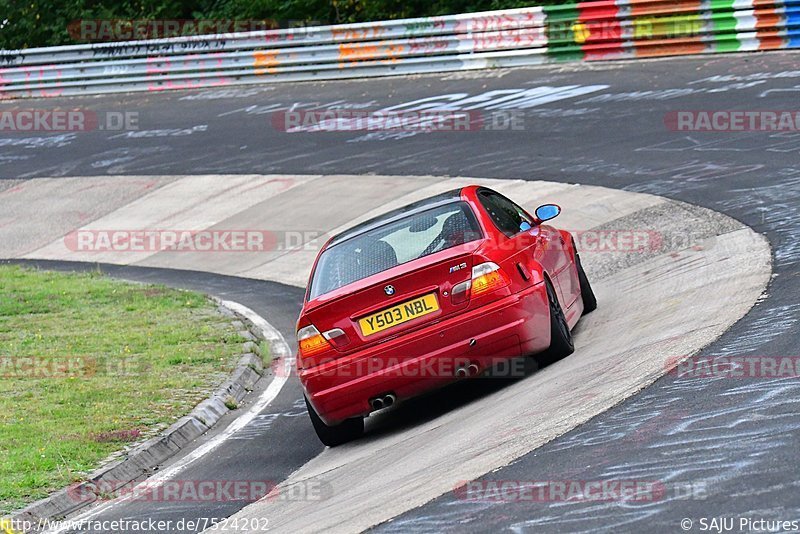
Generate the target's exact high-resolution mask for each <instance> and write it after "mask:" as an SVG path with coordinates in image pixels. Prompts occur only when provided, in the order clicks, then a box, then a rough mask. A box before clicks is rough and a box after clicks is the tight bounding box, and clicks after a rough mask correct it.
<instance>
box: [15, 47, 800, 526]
mask: <svg viewBox="0 0 800 534" xmlns="http://www.w3.org/2000/svg"><path fill="white" fill-rule="evenodd" d="M797 65H798V62H797V56H796V55H793V54H784V53H769V54H758V55H737V56H729V57H714V58H683V59H670V60H661V61H648V62H630V63H617V64H601V65H594V66H585V65H564V66H553V67H543V68H532V69H515V70H508V71H506V70H503V71H491V72H476V73H469V74H452V75H447V76H439V77H436V76H433V77H417V78H414V79H413V80H407V79H402V78H398V79H385V80H369V81H359V82H347V83H319V84H297V85H280V86H271V87H252V88H237V89H235V90H234V89H231V90H226V89H212V90H197V91H191V92H174V93H165V94H159V95H135V96H129V97H118V99H116V98H115V99H112V98H84V99H75V100H73V101H59V100H53V101H48V102H41V101H40V102H36V103H35V104H31V103H29V102H23V103H22V104H16V105H14V104H3V106H2V107H3V108H4V109H5V108H14V107H18V108H30V107H48V108H49V107H51V106H53V105H60V106H65V107H70V108H72V107H82V108H87V107H88V108H89V109H93V110H98V111H115V110H119V111H137V112H138V113H139V116H138V123H139V130H137V131H129V132H107V131H95V132H88V133H85V132H81V133H65V134H58V135H54V134H36V135H32V134H30V133H28V134H15V135H7V136H4V138H3V139H0V176H2V178H4V180H3V181H0V202H2V199H3V195H5V194H9V193H10V192H13V191H14V190H15V189H17V188H23V189H24V184H25V182H24V180H28V179H33V178H57V179H58V178H61V177H63V178H61V179H63V180H65V181H66V180H73V181H74V180H79V178H74V177H92V176H114V177H123V176H127V177H142V178H141V181H142V183H143V184H145V185H143V187H145V188H153V187H161V186H164V185H165V184H167V183H168V182H169V181H171V180H175V179H177V178H174V177H180V176H185V175H230V174H247V175H255V174H259V175H261V174H263V175H334V174H335V175H342V174H359V175H369V174H376V175H416V176H470V177H479V178H495V179H515V180H519V179H525V180H546V181H551V182H562V183H581V184H589V185H600V186H605V187H611V188H616V189H622V190H625V191H628V192H632V193H649V194H654V195H659V196H662V197H666V198H669V199H673V200H677V201H681V202H685V203H689V204H693V205H697V206H703V207H706V208H710V209H712V210H715V211H717V212H721V213H724V214H726V215H727V216H729V217H732V218H733V219H736V220H738V221H741V222H742V223H744V224H746V225H748V226H750V227H751V228H753V229H754V230H755V231H756V232H758V233H761V234H764V235H765V236H766V237H767V239H768V240H769V243H770V245H771V247H772V253H773V258H772V259H773V263H772V270H773V276H772V279H771V281H770V286H769V289H768V291H767V293H766V295H765V297H764V298H762V299H761V300H760V301H759V303H758V304H757V305H756V306H755V307H754V308H753V309H752V311H750V313H749V314H748V315H747V316H746V317H745V318H744V319H743V320H741V321H739V322H738V323H737V324H736V325H735V326H733V328H731V329H730V330H729V331H728V332H727V333H725V334H724V335H723V336H722V337H721V338H720V339H719V340H718V341H716V342H714V343H713V344H712V345H711V346H709V347H707V348H706V349H705V350H704V353H703V354H705V355H709V356H752V355H757V356H797V348H796V347H797V345H798V324H797V322H798V307H800V305H799V304H798V289H797V288H798V283H797V281H798V280H797V278H798V276H797V272H798V270H797V263H798V261H800V247H798V246H797V241H796V236H797V230H798V222H797V220H798V219H797V207H798V197H800V169H798V168H797V163H798V151H800V133H799V132H739V133H730V132H729V133H721V132H715V133H712V132H676V131H672V130H670V129H669V128H668V122H669V121H667V120H666V119H665V118H666V117H668V116H669V114H670V113H671V112H675V111H679V110H765V109H768V110H792V109H794V108H796V102H797V96H798V93H800V70H798V68H797ZM493 91H496V92H494V93H491V92H493ZM524 91H527V92H526V93H523V92H524ZM489 93H491V94H489ZM423 99H424V100H423ZM454 102H457V104H455V106H458V107H459V108H460V109H468V110H477V111H480V112H485V111H494V110H498V109H501V108H502V106H508V109H515V110H519V109H523V113H521V114H517V115H515V116H514V119H515V120H517V121H519V122H518V123H517V126H516V127H514V128H511V129H507V128H506V129H503V128H502V125H501V124H495V125H494V126H495V127H496V128H497V129H492V126H491V125H489V124H487V125H484V127H483V128H481V129H480V130H476V131H470V132H451V133H441V132H439V133H416V134H413V135H407V136H398V135H387V134H386V133H371V134H370V133H365V132H337V133H330V132H326V133H321V132H298V133H287V132H284V131H281V128H280V127H278V128H276V123H275V116H276V112H277V113H280V112H282V111H285V110H298V109H306V110H307V109H312V108H313V109H328V108H331V107H332V106H333V107H335V106H340V107H341V106H349V107H350V108H356V109H358V108H364V109H372V110H374V109H383V108H387V107H389V106H392V107H396V109H406V110H408V109H412V108H413V106H419V105H422V104H431V105H433V103H438V104H437V107H440V108H441V106H442V105H446V104H451V105H452V104H453V103H454ZM402 105H405V106H403V107H397V106H402ZM278 117H281V115H278ZM168 176H169V177H173V178H169V179H168V178H159V177H168ZM137 179H138V178H137ZM86 180H90V179H89V178H86ZM56 182H57V180H53V181H52V183H51V182H47V184H48V187H52V188H53V191H57V190H58V185H57V183H56ZM120 182H124V187H121V188H120V189H119V190H118V191H117V192H116V195H118V196H119V198H118V199H117V200H118V202H117V203H118V204H119V205H125V204H128V203H129V202H131V201H133V200H135V199H136V198H138V197H139V196H140V195H141V192H140V191H139V192H137V191H134V189H135V185H132V183H133V181H131V180H128V181H127V182H125V181H124V180H122V179H120ZM151 182H153V183H154V185H150V186H149V187H148V186H147V183H151ZM111 185H113V184H111ZM382 187H387V186H386V185H385V184H384V185H383V186H382ZM109 189H113V187H111V188H109ZM104 191H105V190H104ZM407 192H408V191H404V192H403V194H405V193H407ZM383 193H384V194H386V191H384V192H383ZM389 193H391V190H390V191H389ZM86 194H87V195H91V194H92V192H91V191H87V193H86ZM104 195H105V193H104ZM398 195H400V192H398ZM53 199H56V200H57V199H58V197H57V195H56V196H54V197H53V198H51V199H39V201H40V202H41V205H42V210H45V209H46V202H45V201H50V202H52V201H53ZM40 213H41V219H40V220H25V221H20V220H17V217H16V216H15V215H14V214H13V213H9V212H0V238H2V242H3V245H4V255H8V256H24V255H25V254H28V253H30V252H32V251H33V250H36V249H39V248H41V247H44V246H45V244H46V243H48V242H49V241H51V240H52V236H50V237H48V236H47V235H46V234H47V232H46V229H47V227H48V225H52V224H54V222H55V221H53V220H48V217H47V213H46V211H41V210H40ZM103 215H104V213H99V212H98V213H91V212H88V213H87V212H83V211H80V212H75V213H72V214H69V213H66V214H64V213H62V214H61V215H60V219H59V221H58V222H59V223H64V221H63V220H62V219H64V218H66V219H69V220H68V221H66V223H65V224H68V225H69V224H71V225H73V227H77V226H79V225H82V224H85V223H86V222H88V221H92V220H94V219H96V218H99V217H101V216H103ZM675 215H676V216H678V217H684V216H686V214H685V213H684V212H681V211H680V210H676V211H675ZM73 219H74V221H73ZM23 222H24V223H25V224H29V225H30V228H31V235H32V237H33V238H35V239H38V240H39V241H41V243H37V245H36V246H30V245H29V244H26V243H24V242H20V241H19V239H18V235H19V234H18V233H13V232H12V230H13V228H14V227H15V226H16V227H18V226H19V225H20V224H21V223H23ZM335 226H336V223H331V225H330V227H335ZM309 229H312V228H309ZM5 232H10V233H5ZM11 236H14V239H13V240H12V238H11ZM8 250H10V251H11V253H8V252H7V251H8ZM182 267H183V268H188V266H182ZM110 269H112V270H114V269H115V268H110ZM121 269H122V271H121V272H120V274H121V275H122V276H125V277H133V278H136V277H139V276H142V274H141V273H142V272H144V271H141V270H138V269H141V268H121ZM126 269H127V270H126ZM150 273H151V274H150V275H148V276H151V278H150V279H153V280H163V281H165V282H171V281H172V282H174V281H176V278H178V279H180V280H179V281H180V282H181V283H186V284H187V285H188V282H187V281H188V280H191V286H192V287H195V288H200V289H203V290H205V291H208V292H209V293H213V294H216V295H219V296H226V295H227V296H226V298H231V299H232V300H238V301H239V302H242V303H244V304H246V305H248V306H250V307H252V308H253V309H255V310H256V311H258V312H259V313H263V314H264V315H265V316H266V317H267V318H268V319H269V320H270V321H271V322H273V324H275V325H276V326H277V327H278V328H279V329H280V330H281V331H282V332H283V333H284V335H285V336H286V337H287V339H288V338H290V337H291V335H292V332H291V330H292V328H293V324H292V322H293V320H294V318H295V316H296V312H297V308H295V309H294V310H292V306H293V304H294V305H296V306H298V307H299V299H300V293H299V291H298V290H297V289H296V288H294V287H291V286H282V285H279V284H277V283H275V282H264V281H248V280H243V279H241V278H237V279H226V278H221V277H220V276H219V275H204V274H200V273H197V274H194V275H192V276H191V277H184V276H183V275H180V274H177V275H176V274H175V273H174V272H166V273H165V272H163V271H158V272H156V271H150ZM713 289H714V288H713V286H712V287H710V288H709V290H710V291H712V292H713ZM259 292H263V298H259V297H257V296H256V295H258V293H259ZM715 295H716V296H715V298H716V299H718V301H717V302H718V303H721V304H723V305H724V304H725V303H726V302H727V299H728V293H727V292H725V291H719V292H717V293H715ZM692 304H694V305H704V304H705V303H704V302H702V301H701V302H697V303H692ZM620 334H623V333H620ZM624 334H625V335H635V334H636V332H626V333H624ZM587 342H590V340H588V341H587ZM561 363H562V362H559V364H561ZM559 364H557V365H555V366H552V367H554V368H557V367H558V365H559ZM545 372H551V370H550V369H549V368H548V369H546V370H545ZM481 387H485V388H487V389H486V390H485V391H465V390H464V389H465V388H457V391H455V392H451V393H448V394H447V395H444V394H442V395H439V396H437V397H436V399H435V400H436V402H432V403H431V404H432V405H434V409H433V411H432V413H430V414H426V415H422V416H420V415H419V414H418V413H417V414H415V413H414V412H413V410H408V411H406V412H405V413H401V414H399V416H400V417H399V420H396V421H392V422H388V423H385V424H386V425H387V426H388V427H389V429H390V430H388V431H386V432H390V433H391V429H392V428H395V429H397V428H405V427H415V426H417V427H418V426H420V425H425V424H435V423H436V419H437V417H442V418H446V417H447V415H448V414H452V410H454V409H461V410H463V409H464V407H465V406H467V408H468V407H469V406H470V405H480V402H481V398H482V397H484V396H491V395H496V394H497V391H496V390H495V389H494V388H495V387H498V386H493V385H492V386H481ZM501 393H502V392H501ZM799 398H800V388H798V384H797V381H796V379H788V380H787V379H772V380H769V379H763V378H762V379H741V380H731V379H727V378H721V379H714V380H708V379H703V380H689V381H686V380H678V379H675V378H674V377H671V376H666V377H664V378H661V379H659V380H658V381H657V382H656V383H654V384H653V385H651V386H650V387H648V388H646V389H645V390H643V391H641V392H640V393H638V394H637V395H635V396H633V397H631V398H629V399H628V400H626V401H624V402H622V403H621V404H619V405H617V406H616V407H614V408H612V409H610V410H608V411H606V412H605V413H603V414H602V415H599V416H597V417H595V418H593V419H591V420H590V421H588V422H586V423H585V424H582V425H580V426H578V427H577V428H575V429H574V430H571V431H569V432H567V433H566V434H563V435H561V436H560V437H558V438H556V439H553V440H552V441H549V443H546V444H543V445H542V446H541V447H538V448H536V449H535V450H533V451H532V452H528V453H527V454H525V455H523V456H522V457H520V458H517V459H516V460H514V461H513V462H512V463H511V464H510V465H507V466H505V467H502V468H500V469H499V470H495V471H492V472H491V473H490V474H488V475H486V476H485V478H484V479H483V480H506V481H508V480H512V481H514V480H517V481H531V480H539V481H542V480H568V479H573V480H574V479H579V480H586V481H589V480H602V479H608V478H617V479H633V480H655V481H662V482H664V483H665V484H666V488H667V493H666V495H665V497H664V498H662V499H659V500H657V501H655V502H644V503H630V502H618V501H615V502H586V501H561V502H549V503H548V502H545V503H536V502H486V501H481V502H472V501H469V500H465V499H463V498H461V497H460V494H459V492H453V491H448V492H446V493H445V494H444V495H442V496H440V497H438V498H436V499H434V500H433V501H430V502H427V504H423V505H422V506H414V507H413V508H412V509H410V510H408V511H405V512H404V513H401V514H399V515H397V516H396V517H394V518H393V519H392V520H391V521H388V522H384V523H382V524H380V525H378V526H375V527H374V528H375V530H377V531H397V532H440V531H458V532H462V531H475V532H483V531H495V530H502V529H510V530H512V531H531V532H542V531H543V532H550V531H552V532H563V531H594V530H597V529H599V528H614V529H615V530H619V531H641V530H643V529H645V528H647V529H655V530H656V531H659V532H660V531H664V532H674V531H677V530H680V528H681V527H680V522H681V520H682V519H684V518H690V519H693V520H695V521H697V520H698V518H701V517H713V516H728V517H737V518H738V517H751V518H755V519H759V518H763V519H787V520H792V519H796V518H798V517H800V498H798V495H800V491H798V490H800V488H798V487H797V485H798V482H797V480H796V474H795V473H796V471H795V469H794V466H795V464H796V460H795V458H796V450H797V448H798V445H800V443H798V442H800V438H799V436H800V433H799V429H798V427H799V426H800V416H798V409H797V408H798V399H799ZM297 399H299V389H298V388H297V387H296V385H293V386H290V387H288V388H287V389H286V390H284V391H283V392H282V394H281V396H280V397H279V399H278V400H277V401H276V404H275V406H273V407H271V411H270V414H269V416H268V417H265V418H264V420H263V421H262V424H261V426H259V428H257V429H253V434H252V436H250V437H251V438H252V439H245V440H241V441H238V440H237V441H236V442H235V443H234V444H233V445H232V446H231V447H226V448H225V449H224V451H223V452H221V453H220V455H219V456H216V457H215V458H213V459H211V460H209V461H208V463H207V464H206V465H205V466H198V467H197V468H198V469H204V471H203V472H202V473H196V474H192V473H191V472H190V473H188V474H187V477H192V476H197V477H205V478H206V479H214V478H218V479H223V478H235V477H237V476H240V477H241V476H246V477H250V478H258V477H259V476H261V478H262V479H263V478H267V479H280V480H283V479H285V478H287V477H289V475H290V474H291V473H292V472H293V471H294V470H295V469H299V468H301V467H302V466H303V465H305V464H306V463H307V462H309V461H311V462H312V464H311V465H312V468H311V471H312V472H313V465H314V464H313V462H314V461H315V460H316V461H319V457H317V455H318V454H319V452H320V451H321V450H322V447H321V446H319V444H318V443H317V442H316V438H315V436H314V435H313V431H312V430H311V427H310V424H308V422H307V420H306V416H305V413H304V410H303V409H302V407H301V406H299V405H298V404H297V403H296V402H294V401H296V400H297ZM528 408H530V409H531V412H532V413H531V418H535V408H536V407H528ZM533 421H534V420H533V419H532V420H531V424H534V422H533ZM282 425H286V426H282ZM286 428H291V432H288V431H282V430H283V429H286ZM267 434H268V435H269V439H270V440H278V443H277V444H276V445H275V446H271V447H269V448H263V447H262V448H259V439H258V438H259V437H263V436H266V435H267ZM362 446H369V441H367V442H366V443H365V444H362ZM496 446H497V447H500V448H502V447H503V446H504V445H503V440H499V442H498V443H497V444H496ZM237 447H241V448H242V449H237ZM531 448H533V447H531ZM243 449H246V450H247V452H246V453H243V454H246V455H247V456H246V457H248V458H252V454H253V451H254V450H256V451H259V452H260V453H261V454H262V455H263V456H261V457H260V458H257V459H256V460H255V461H254V460H252V459H251V460H248V463H246V464H245V463H242V462H241V461H240V459H241V458H242V455H240V454H239V451H240V450H243ZM426 452H428V453H429V454H435V452H436V451H426ZM209 465H210V466H213V468H214V469H215V470H213V471H209V470H208V466H209ZM255 466H257V467H255ZM254 469H255V470H261V471H259V473H261V474H260V475H259V474H257V473H254V472H253V470H254ZM484 472H485V471H484ZM370 474H371V473H369V472H363V473H362V475H363V477H364V480H369V477H370ZM451 486H452V484H451ZM400 489H401V490H402V491H404V492H407V493H409V494H414V493H416V492H421V491H422V489H421V488H416V487H414V486H413V484H409V485H408V486H407V487H403V488H400ZM439 493H441V492H439ZM426 500H427V499H426ZM257 506H260V505H257ZM168 508H169V507H162V508H160V509H158V510H155V509H153V507H147V506H144V505H141V507H140V508H138V509H127V510H122V509H119V510H113V511H112V512H110V513H112V514H123V515H125V516H128V515H133V516H135V515H158V514H161V515H162V516H163V517H173V516H175V515H176V514H182V513H186V512H187V511H186V510H176V509H175V508H172V509H168ZM222 511H223V512H225V513H231V512H233V511H234V509H227V510H222ZM204 512H206V511H204V510H196V509H192V510H191V511H190V512H189V513H192V514H198V515H202V514H203V513H204ZM215 512H216V511H215ZM209 513H210V512H209ZM244 513H245V514H247V513H249V512H248V510H247V509H246V510H245V512H244ZM267 517H269V516H267ZM346 526H347V524H346V523H342V524H341V525H340V528H341V529H343V530H347V529H346ZM367 526H369V525H367ZM306 528H307V529H310V526H309V525H306Z"/></svg>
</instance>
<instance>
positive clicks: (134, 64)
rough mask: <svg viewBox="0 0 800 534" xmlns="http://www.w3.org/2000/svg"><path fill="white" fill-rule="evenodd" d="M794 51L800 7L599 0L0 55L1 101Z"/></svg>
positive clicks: (711, 0)
mask: <svg viewBox="0 0 800 534" xmlns="http://www.w3.org/2000/svg"><path fill="white" fill-rule="evenodd" d="M798 47H800V0H784V1H780V0H778V1H767V0H671V1H666V0H602V1H596V2H578V3H565V4H561V5H558V6H545V7H529V8H522V9H513V10H505V11H490V12H483V13H469V14H461V15H449V16H442V17H431V18H421V19H404V20H394V21H383V22H374V23H361V24H346V25H338V26H323V27H311V28H299V29H288V30H265V31H260V32H249V33H238V34H230V35H217V36H193V37H181V38H174V39H161V40H148V41H130V42H122V43H98V44H87V45H74V46H63V47H53V48H33V49H27V50H12V51H0V65H2V67H3V68H0V98H4V99H8V98H24V97H53V96H72V95H78V94H105V93H119V92H130V91H163V90H168V89H191V88H200V87H214V86H230V85H240V84H250V83H269V82H281V81H304V80H335V79H347V78H359V77H368V76H388V75H394V74H420V73H431V72H446V71H454V70H467V69H480V68H490V67H510V66H523V65H532V64H538V63H543V62H547V61H575V60H587V61H593V60H609V59H633V58H642V57H654V56H666V55H683V54H701V53H715V52H734V51H750V50H773V49H786V48H798Z"/></svg>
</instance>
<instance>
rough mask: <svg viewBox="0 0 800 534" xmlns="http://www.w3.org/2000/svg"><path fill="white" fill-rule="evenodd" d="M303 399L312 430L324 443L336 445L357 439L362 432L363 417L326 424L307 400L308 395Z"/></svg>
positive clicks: (331, 445)
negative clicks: (336, 423)
mask: <svg viewBox="0 0 800 534" xmlns="http://www.w3.org/2000/svg"><path fill="white" fill-rule="evenodd" d="M305 401H306V408H308V415H309V417H310V418H311V424H312V425H314V431H315V432H316V433H317V437H318V438H319V440H320V441H321V442H322V443H323V444H324V445H327V446H328V447H336V446H337V445H341V444H343V443H347V442H348V441H353V440H354V439H358V438H360V437H361V435H362V434H364V418H363V417H356V418H353V419H347V420H346V421H343V422H341V423H339V424H338V425H334V426H328V425H326V424H325V422H324V421H323V420H322V419H321V418H320V416H319V415H317V412H316V411H315V410H314V407H313V406H311V403H310V402H308V397H305Z"/></svg>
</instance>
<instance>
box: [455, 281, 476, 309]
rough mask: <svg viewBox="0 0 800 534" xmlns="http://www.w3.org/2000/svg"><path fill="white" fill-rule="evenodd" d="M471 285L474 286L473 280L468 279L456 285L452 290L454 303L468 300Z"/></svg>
mask: <svg viewBox="0 0 800 534" xmlns="http://www.w3.org/2000/svg"><path fill="white" fill-rule="evenodd" d="M470 287H472V280H467V281H466V282H461V283H460V284H457V285H454V286H453V289H452V290H451V292H450V294H451V295H452V296H451V297H450V298H451V300H452V302H453V304H461V303H462V302H466V301H468V300H469V288H470Z"/></svg>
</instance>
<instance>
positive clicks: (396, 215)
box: [327, 187, 464, 248]
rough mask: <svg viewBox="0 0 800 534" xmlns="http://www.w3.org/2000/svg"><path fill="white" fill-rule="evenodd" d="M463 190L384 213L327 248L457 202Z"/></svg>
mask: <svg viewBox="0 0 800 534" xmlns="http://www.w3.org/2000/svg"><path fill="white" fill-rule="evenodd" d="M463 190H464V188H463V187H459V188H458V189H452V190H450V191H446V192H444V193H439V194H438V195H434V196H432V197H428V198H425V199H422V200H418V201H416V202H413V203H411V204H408V205H406V206H403V207H402V208H397V209H394V210H392V211H389V212H387V213H384V214H383V215H378V216H377V217H374V218H372V219H370V220H368V221H365V222H363V223H360V224H358V225H356V226H354V227H352V228H350V229H348V230H345V231H344V232H342V233H340V234H337V235H336V236H334V237H333V238H332V239H331V240H330V241H329V242H328V247H327V248H330V247H332V246H335V245H338V244H340V243H343V242H345V241H347V240H349V239H352V238H354V237H357V236H359V235H362V234H365V233H367V232H369V231H370V230H373V229H375V228H378V227H380V226H383V225H385V224H388V223H391V222H394V221H396V220H399V219H402V218H404V217H408V216H409V215H414V214H416V213H420V212H423V211H426V210H429V209H431V208H436V207H439V206H443V205H445V204H450V203H452V202H457V201H459V200H461V192H462V191H463Z"/></svg>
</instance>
